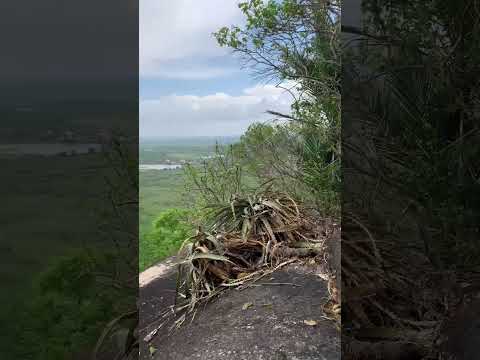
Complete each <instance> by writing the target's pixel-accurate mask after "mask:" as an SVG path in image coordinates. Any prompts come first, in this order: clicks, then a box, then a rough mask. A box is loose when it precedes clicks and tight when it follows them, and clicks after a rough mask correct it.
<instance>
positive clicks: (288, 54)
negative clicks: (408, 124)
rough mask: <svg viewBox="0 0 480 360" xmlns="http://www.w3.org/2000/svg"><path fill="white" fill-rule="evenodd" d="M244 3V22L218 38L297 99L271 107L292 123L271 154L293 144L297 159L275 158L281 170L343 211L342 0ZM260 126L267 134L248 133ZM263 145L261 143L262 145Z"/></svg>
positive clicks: (254, 136) (317, 197) (322, 205)
mask: <svg viewBox="0 0 480 360" xmlns="http://www.w3.org/2000/svg"><path fill="white" fill-rule="evenodd" d="M239 8H240V9H241V11H242V12H243V14H244V15H245V17H246V24H245V26H244V27H239V26H231V27H223V28H221V29H220V30H219V31H218V32H216V33H215V36H216V38H217V41H218V43H219V44H220V45H221V46H226V47H230V48H231V49H233V51H234V52H235V53H237V54H240V56H241V57H242V59H243V60H244V62H245V65H246V66H247V67H249V68H250V69H252V71H253V73H254V75H255V76H257V77H259V78H262V79H265V80H267V81H276V82H277V84H278V85H279V86H281V87H283V88H285V90H286V91H289V92H290V93H291V94H292V96H293V98H294V103H293V106H292V114H281V113H278V112H276V111H274V110H271V111H269V112H270V113H271V114H272V115H274V116H276V117H277V118H279V119H282V120H283V121H285V120H286V121H288V122H289V123H290V124H294V125H293V126H291V125H290V126H285V127H284V129H283V130H284V131H285V133H284V134H283V135H285V134H286V133H289V135H288V136H283V138H282V140H286V141H287V142H283V143H280V142H277V143H276V144H274V143H273V142H271V143H270V145H273V144H274V145H275V146H269V151H270V153H271V156H274V155H275V154H279V153H280V154H281V153H282V150H283V149H289V151H290V156H293V157H296V159H295V161H293V162H292V161H288V162H287V163H282V162H281V161H280V160H281V159H280V158H279V157H277V158H276V159H274V162H273V164H274V165H275V166H276V167H277V170H278V169H281V171H280V173H281V174H282V175H284V176H285V175H288V174H292V173H293V174H294V177H295V179H296V180H298V181H299V182H300V183H302V184H304V185H306V186H307V187H309V189H310V190H309V192H311V193H312V194H313V196H314V201H315V202H316V203H317V204H318V207H319V208H320V209H323V210H325V209H327V208H328V209H329V211H330V210H332V209H335V208H336V209H338V208H339V197H338V185H339V181H340V176H339V168H340V155H341V154H340V69H341V64H340V53H339V49H340V44H339V33H340V2H339V1H323V0H283V1H273V0H270V1H266V2H265V1H261V0H249V1H245V2H241V3H240V4H239ZM266 110H268V109H266ZM260 130H262V131H263V134H262V136H264V135H266V133H265V131H266V128H263V129H261V128H260V127H257V128H253V129H252V130H251V131H250V134H248V135H247V136H251V140H252V141H254V139H257V140H258V136H257V135H258V133H259V132H260ZM277 130H278V129H277ZM254 131H255V132H257V134H255V133H254ZM279 133H280V132H277V134H279ZM271 139H272V140H275V141H278V140H279V139H276V138H275V137H272V138H271ZM262 140H264V139H262ZM246 142H247V140H246V139H244V143H246ZM266 144H268V142H263V144H262V143H261V142H258V143H257V145H260V146H257V149H258V148H265V146H264V145H266ZM246 145H249V144H246ZM250 145H251V144H250ZM247 147H248V146H247ZM319 151H320V153H319ZM292 163H294V164H295V166H293V167H292ZM285 165H287V166H285ZM292 169H293V170H294V171H293V172H292ZM277 173H278V171H277Z"/></svg>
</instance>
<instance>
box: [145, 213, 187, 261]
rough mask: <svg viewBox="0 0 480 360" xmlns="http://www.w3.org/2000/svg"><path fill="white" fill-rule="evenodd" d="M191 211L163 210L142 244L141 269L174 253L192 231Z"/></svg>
mask: <svg viewBox="0 0 480 360" xmlns="http://www.w3.org/2000/svg"><path fill="white" fill-rule="evenodd" d="M189 214H190V213H189V211H188V210H184V209H169V210H165V211H162V212H161V213H160V214H159V215H158V216H157V218H156V219H155V220H154V221H153V227H152V230H151V231H150V232H149V233H148V234H147V235H146V237H145V239H144V240H143V244H142V252H141V254H140V255H141V256H140V264H139V265H140V269H141V270H143V269H145V268H147V267H148V266H150V265H152V264H153V263H155V262H156V261H159V260H161V259H164V258H165V257H167V256H170V255H172V254H174V253H175V252H176V251H177V250H178V249H179V248H180V246H181V245H182V243H183V241H185V239H187V238H188V237H189V236H190V235H191V232H192V227H191V226H190V225H189V224H188V221H187V219H188V217H189Z"/></svg>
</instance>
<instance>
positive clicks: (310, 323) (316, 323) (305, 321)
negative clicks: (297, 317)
mask: <svg viewBox="0 0 480 360" xmlns="http://www.w3.org/2000/svg"><path fill="white" fill-rule="evenodd" d="M303 323H304V324H305V325H308V326H316V325H318V322H317V321H316V320H303Z"/></svg>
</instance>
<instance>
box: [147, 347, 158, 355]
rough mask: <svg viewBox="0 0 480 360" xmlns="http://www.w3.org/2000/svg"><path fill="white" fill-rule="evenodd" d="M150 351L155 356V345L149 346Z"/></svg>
mask: <svg viewBox="0 0 480 360" xmlns="http://www.w3.org/2000/svg"><path fill="white" fill-rule="evenodd" d="M148 351H150V356H153V355H154V354H155V353H156V352H157V349H156V348H154V347H153V346H150V347H149V348H148Z"/></svg>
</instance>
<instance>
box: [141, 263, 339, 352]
mask: <svg viewBox="0 0 480 360" xmlns="http://www.w3.org/2000/svg"><path fill="white" fill-rule="evenodd" d="M173 265H174V259H169V260H167V261H165V262H163V263H162V264H158V265H156V266H155V267H153V268H152V269H149V270H147V271H146V272H144V273H142V274H143V276H142V274H141V275H140V282H141V287H140V304H139V305H140V329H141V330H140V334H139V335H140V339H143V338H144V337H145V336H146V335H147V334H148V333H149V332H151V331H152V329H154V328H155V327H156V326H158V324H159V323H160V321H159V314H160V313H162V312H163V311H164V310H165V309H167V308H168V307H169V306H170V305H172V304H173V303H174V299H175V284H176V271H175V268H174V266H173ZM142 281H143V282H142ZM327 300H328V291H327V284H326V281H325V280H324V278H323V276H322V273H321V271H319V268H318V267H313V266H312V267H309V266H304V265H295V264H292V265H290V266H289V267H286V268H284V269H282V270H279V271H277V272H275V273H273V274H271V275H270V276H266V277H265V278H263V279H261V280H259V281H258V282H257V283H255V286H251V287H248V288H246V289H243V290H236V289H232V290H230V291H226V292H224V293H223V294H221V295H220V296H219V297H218V298H216V299H215V300H213V301H211V302H210V303H208V304H206V305H205V306H202V307H201V308H199V310H198V312H197V314H196V316H195V317H194V319H193V321H192V322H186V323H184V325H183V326H182V327H181V328H180V329H178V330H176V331H174V332H172V333H170V334H168V331H167V329H166V328H162V329H161V330H159V331H158V333H157V335H155V336H154V337H153V338H152V339H151V341H150V342H148V343H147V342H145V341H143V340H141V343H140V358H141V359H154V360H187V359H201V360H220V359H222V360H337V359H340V355H341V353H340V333H339V332H338V331H337V329H336V328H335V324H334V323H333V322H332V321H331V320H328V319H325V318H324V314H323V312H322V305H323V304H324V303H325V302H326V301H327ZM247 304H248V305H247ZM312 324H314V325H312ZM152 353H153V354H152Z"/></svg>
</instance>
